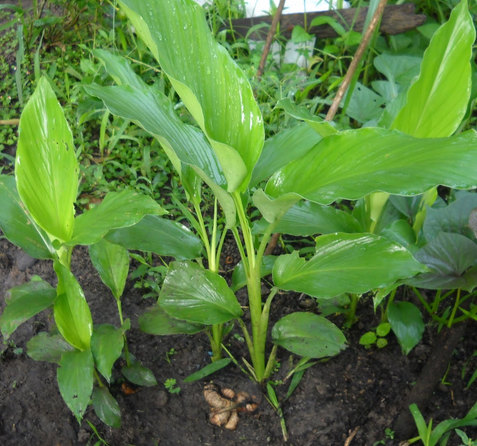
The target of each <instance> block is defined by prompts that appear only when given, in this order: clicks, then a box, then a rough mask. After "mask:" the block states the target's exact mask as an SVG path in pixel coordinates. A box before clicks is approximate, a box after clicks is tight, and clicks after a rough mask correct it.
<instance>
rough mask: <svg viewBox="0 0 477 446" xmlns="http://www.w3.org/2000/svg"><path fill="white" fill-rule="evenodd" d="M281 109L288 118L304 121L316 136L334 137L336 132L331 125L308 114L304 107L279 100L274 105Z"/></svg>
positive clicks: (285, 100)
mask: <svg viewBox="0 0 477 446" xmlns="http://www.w3.org/2000/svg"><path fill="white" fill-rule="evenodd" d="M276 107H277V108H282V109H283V110H285V111H286V112H287V113H288V114H289V115H290V116H293V117H294V118H296V119H300V120H302V121H305V122H306V123H307V124H308V125H309V126H310V127H311V128H312V129H313V130H314V131H315V132H316V133H318V135H320V136H321V137H322V138H324V137H326V136H329V135H334V134H335V133H337V132H338V130H336V129H335V128H334V127H333V126H332V124H331V123H329V122H328V121H324V120H323V119H322V118H320V117H318V116H315V115H312V114H310V112H309V110H308V109H306V108H304V107H299V106H297V105H296V104H295V103H294V102H293V101H292V100H291V99H290V98H285V99H280V100H279V101H278V102H277V105H276Z"/></svg>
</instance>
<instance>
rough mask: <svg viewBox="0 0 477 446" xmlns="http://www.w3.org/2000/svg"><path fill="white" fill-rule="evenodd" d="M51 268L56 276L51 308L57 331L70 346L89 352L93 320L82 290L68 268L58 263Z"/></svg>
mask: <svg viewBox="0 0 477 446" xmlns="http://www.w3.org/2000/svg"><path fill="white" fill-rule="evenodd" d="M53 266H54V268H55V272H56V275H57V276H58V287H57V293H58V297H57V298H56V301H55V305H54V307H53V309H54V314H55V322H56V325H57V326H58V330H59V331H60V333H61V334H62V335H63V337H64V338H65V339H66V340H67V341H68V342H69V343H70V344H71V345H72V346H74V347H76V348H78V349H79V350H86V349H88V350H89V345H90V340H91V333H92V332H93V320H92V318H91V312H90V310H89V307H88V304H87V302H86V299H85V298H84V294H83V290H82V289H81V286H80V284H79V283H78V281H77V280H76V278H75V276H73V274H72V273H71V271H69V270H68V268H66V267H65V266H63V265H62V264H61V263H60V262H58V261H55V262H54V264H53Z"/></svg>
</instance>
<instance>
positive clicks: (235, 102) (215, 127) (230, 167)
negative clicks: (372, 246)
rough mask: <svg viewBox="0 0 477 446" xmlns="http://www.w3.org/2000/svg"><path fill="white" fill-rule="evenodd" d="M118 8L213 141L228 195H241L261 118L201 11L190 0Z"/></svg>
mask: <svg viewBox="0 0 477 446" xmlns="http://www.w3.org/2000/svg"><path fill="white" fill-rule="evenodd" d="M120 4H121V5H122V7H123V9H124V11H125V12H126V14H127V15H128V17H129V19H130V20H131V22H132V23H133V25H134V27H135V28H136V32H137V33H138V34H139V35H140V36H141V38H142V39H143V40H144V42H145V43H146V45H148V47H149V49H150V50H151V51H152V53H153V55H154V56H155V57H156V59H157V60H158V61H159V62H160V64H161V67H162V69H163V70H164V72H165V73H166V74H167V76H168V77H169V79H170V80H171V83H172V85H173V86H174V88H175V90H176V91H177V93H178V94H179V96H180V97H181V99H182V101H183V102H184V104H185V105H186V106H187V108H188V109H189V111H190V112H191V114H192V116H194V118H195V120H196V121H197V123H198V124H199V126H200V127H201V129H202V130H203V132H204V133H205V134H206V135H207V137H208V138H209V141H210V143H211V145H212V148H213V149H214V151H215V153H216V155H217V158H218V159H219V161H220V164H221V166H222V171H223V172H224V175H225V177H226V179H227V183H228V191H229V192H233V191H235V190H236V189H237V188H240V190H241V191H242V192H243V191H244V190H245V189H246V187H247V185H248V183H249V181H250V177H251V174H252V170H253V167H254V165H255V163H256V162H257V160H258V157H259V156H260V151H261V150H262V146H263V140H264V129H263V122H262V116H261V114H260V110H259V108H258V105H257V103H256V102H255V99H254V96H253V92H252V88H251V87H250V84H249V82H248V79H247V78H246V76H245V74H244V73H243V72H242V70H241V69H240V68H239V67H238V66H237V65H236V64H235V62H233V61H232V59H231V57H230V55H229V53H228V51H227V50H226V49H225V48H223V47H222V46H221V45H220V44H219V43H218V42H217V41H216V40H215V38H214V36H213V35H212V33H211V32H210V29H209V26H208V23H207V21H206V18H205V13H204V10H203V8H201V7H200V6H199V5H197V4H196V3H195V2H193V1H192V0H141V1H139V0H122V1H120ZM171 17H174V20H171ZM193 55H196V57H194V56H193ZM198 55H200V57H198Z"/></svg>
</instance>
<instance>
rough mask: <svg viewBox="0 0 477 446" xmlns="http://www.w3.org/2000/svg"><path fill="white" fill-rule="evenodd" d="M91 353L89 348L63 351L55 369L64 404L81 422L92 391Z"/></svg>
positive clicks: (92, 364)
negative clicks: (80, 350) (58, 364)
mask: <svg viewBox="0 0 477 446" xmlns="http://www.w3.org/2000/svg"><path fill="white" fill-rule="evenodd" d="M93 371H94V362H93V355H92V354H91V351H90V350H89V349H87V350H84V351H82V352H79V351H73V352H66V353H63V355H62V357H61V362H60V367H59V368H58V370H57V378H58V386H59V388H60V393H61V396H62V397H63V399H64V400H65V403H66V405H67V406H68V407H69V408H70V410H71V411H72V412H73V414H74V415H75V417H76V419H77V420H78V422H81V419H82V418H83V415H84V413H85V411H86V408H87V407H88V404H89V400H90V397H91V392H92V391H93Z"/></svg>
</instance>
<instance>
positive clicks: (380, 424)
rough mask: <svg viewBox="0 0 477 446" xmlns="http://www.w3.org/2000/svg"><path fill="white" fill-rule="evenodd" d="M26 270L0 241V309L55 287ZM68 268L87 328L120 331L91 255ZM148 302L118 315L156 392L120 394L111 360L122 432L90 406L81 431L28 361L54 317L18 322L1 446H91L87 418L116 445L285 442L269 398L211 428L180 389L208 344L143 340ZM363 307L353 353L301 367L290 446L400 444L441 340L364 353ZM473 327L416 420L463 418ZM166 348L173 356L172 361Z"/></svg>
mask: <svg viewBox="0 0 477 446" xmlns="http://www.w3.org/2000/svg"><path fill="white" fill-rule="evenodd" d="M225 251H227V250H225ZM32 262H33V260H32V259H30V258H29V257H27V256H26V255H25V254H24V253H23V252H22V251H21V250H20V249H18V248H16V247H15V246H13V245H11V244H10V243H8V242H7V241H5V240H2V241H0V302H1V303H0V311H2V310H3V308H4V295H5V292H6V290H8V289H9V288H11V287H13V286H16V285H19V284H21V283H24V282H26V281H28V280H29V279H30V278H31V276H32V275H34V274H38V275H40V276H41V277H43V278H44V279H45V280H47V281H49V282H50V283H51V284H52V285H55V280H56V277H55V274H54V271H53V268H52V264H51V262H49V261H37V262H35V263H34V264H32V265H31V263H32ZM30 265H31V266H30ZM72 271H73V272H74V274H75V275H76V277H77V278H78V280H79V282H80V283H81V285H82V286H83V289H84V291H85V296H86V299H87V301H88V303H89V305H90V307H91V310H92V314H93V320H94V323H104V322H109V323H111V322H113V321H115V323H116V324H119V320H118V321H116V318H117V315H116V314H117V313H116V312H117V310H116V308H115V304H114V300H113V297H112V295H111V293H110V291H109V290H108V289H107V288H106V286H104V285H103V284H102V283H101V280H100V279H99V277H98V274H97V273H96V271H95V270H94V268H93V267H92V265H91V262H90V260H89V257H88V253H87V250H86V249H84V248H77V249H76V250H75V252H74V254H73V261H72ZM264 286H266V285H264ZM300 302H301V301H300V299H299V295H297V294H283V295H280V296H278V297H277V299H276V305H275V312H274V314H272V322H275V321H276V320H278V319H279V318H280V317H281V316H283V315H285V314H287V313H289V312H292V311H296V310H303V308H300ZM150 305H151V301H150V300H147V299H146V300H145V299H143V297H142V294H141V291H140V290H138V289H136V288H134V283H133V282H132V281H129V282H128V284H127V285H126V292H125V294H124V297H123V311H124V316H125V317H129V318H130V319H131V321H132V327H133V328H132V330H131V331H130V332H129V334H128V339H129V342H130V350H131V351H132V352H133V353H134V354H135V355H136V356H137V357H138V358H139V359H140V360H141V361H142V362H143V364H144V365H145V366H147V367H149V368H150V369H151V370H152V371H153V373H154V375H155V377H156V379H157V381H158V383H159V384H158V386H156V387H151V388H142V389H137V388H134V389H133V390H137V391H136V392H135V393H131V390H126V393H124V390H123V389H122V388H121V382H122V379H121V375H120V372H119V365H120V364H119V363H120V361H118V363H117V365H118V369H117V370H115V371H114V376H113V378H114V379H115V381H114V384H113V385H112V393H113V395H114V396H115V397H116V398H117V400H118V402H119V405H120V407H121V411H122V427H121V428H120V429H111V428H109V427H107V426H105V425H104V424H102V423H101V421H99V419H98V418H97V417H96V415H95V414H94V412H93V410H92V408H90V409H88V411H87V413H86V416H85V419H84V420H83V422H82V424H81V425H79V424H78V423H77V421H76V420H75V418H74V416H73V415H72V413H71V412H70V411H69V409H68V408H67V407H66V405H65V404H64V402H63V400H62V398H61V395H60V393H59V390H58V386H57V383H56V368H57V366H56V365H54V364H50V363H46V362H36V361H33V360H32V359H30V358H29V357H28V356H27V354H26V350H27V349H26V342H27V341H28V340H29V339H30V338H31V337H32V336H34V335H36V334H38V333H39V332H42V331H47V330H48V329H49V328H50V325H51V323H52V318H51V314H50V313H49V312H48V311H47V312H44V313H42V314H40V315H39V316H37V317H35V318H34V319H32V320H30V321H28V322H26V323H25V324H23V325H22V326H21V327H20V328H19V329H18V330H17V331H16V332H15V333H14V335H13V336H12V338H11V341H12V342H11V343H10V344H9V346H8V348H6V347H7V346H6V345H5V346H3V348H6V350H4V351H3V353H2V355H1V359H0V443H1V444H2V445H5V446H7V445H22V444H28V445H31V446H35V445H62V446H69V445H84V444H91V445H93V444H96V441H98V439H97V437H96V436H95V434H94V433H93V431H92V429H91V427H90V426H89V425H88V423H87V421H90V422H91V423H92V424H93V425H94V426H95V427H96V429H97V431H98V433H99V434H100V435H101V437H102V438H103V439H104V440H105V441H106V442H107V443H108V444H109V445H111V446H123V445H129V444H132V445H151V446H154V445H156V444H157V445H162V446H169V445H183V446H189V445H190V446H196V445H200V444H208V445H267V444H270V445H282V444H285V443H284V441H283V439H282V435H281V429H280V423H279V418H278V416H277V415H276V414H275V413H274V411H273V410H272V409H271V407H270V406H269V404H268V403H267V402H266V400H265V399H264V398H262V403H261V404H260V407H259V409H258V411H257V412H256V413H255V414H253V415H241V416H240V418H241V419H240V423H239V425H238V428H237V429H236V430H235V431H232V432H231V431H226V430H224V429H222V428H218V427H215V426H212V425H211V424H210V423H209V421H208V413H209V408H208V405H207V403H206V401H205V399H204V397H203V385H204V382H200V381H198V382H195V383H192V384H187V383H183V382H182V380H183V379H184V378H185V377H187V376H188V375H189V374H191V373H193V372H195V371H197V370H198V369H199V368H201V367H203V366H205V365H206V364H207V363H208V362H209V361H210V359H209V352H208V350H209V346H208V340H207V338H206V337H205V335H202V334H200V335H196V336H193V337H188V336H169V337H158V336H152V335H147V334H144V333H142V332H140V331H139V329H138V326H137V317H138V315H139V314H141V313H142V312H143V311H144V310H145V308H147V307H148V306H150ZM302 306H303V304H302ZM359 308H360V310H359V311H358V314H359V317H360V320H359V322H358V323H356V324H355V325H354V326H353V328H352V329H351V330H349V331H348V332H346V336H347V339H348V343H349V347H348V348H347V349H346V350H345V351H344V352H343V353H341V354H340V355H338V356H336V357H334V358H332V359H330V360H329V361H327V362H323V363H319V364H317V365H315V366H313V367H311V368H310V369H309V370H307V372H306V373H305V376H304V379H303V381H302V382H301V384H300V386H299V387H298V389H297V390H296V391H295V393H294V394H293V395H292V396H291V398H290V399H289V400H288V401H287V402H286V403H285V404H284V406H283V411H284V415H285V419H286V422H287V426H288V430H289V434H290V439H289V442H288V443H287V444H289V445H295V446H308V445H309V446H329V445H345V444H346V445H353V446H368V445H369V446H372V445H373V444H374V443H375V442H377V441H381V440H383V441H384V440H386V443H380V444H387V445H392V444H398V443H397V441H396V442H394V441H393V440H391V439H386V434H385V429H386V428H392V425H393V421H394V419H395V417H396V416H397V414H398V412H399V411H400V409H401V405H402V403H403V401H404V399H405V397H406V395H407V394H408V392H409V391H410V389H411V388H412V385H413V383H414V382H415V381H416V379H417V377H418V375H419V372H420V370H421V369H422V367H423V365H424V364H425V362H426V359H427V357H428V355H429V353H430V351H431V347H432V346H433V344H434V340H435V338H436V337H437V331H436V328H435V327H428V328H427V329H426V332H425V335H424V339H423V342H422V343H421V344H419V345H418V346H417V347H416V348H415V349H414V350H413V351H412V352H411V353H410V354H409V355H408V356H407V357H406V356H404V355H403V354H402V353H401V352H400V347H399V345H398V343H397V341H396V340H395V339H394V338H393V337H391V336H389V344H388V345H387V346H386V347H385V348H383V349H381V350H378V349H375V348H372V349H369V350H366V349H365V348H364V347H363V346H361V345H359V338H360V336H361V335H362V334H363V333H364V332H365V331H367V330H368V329H370V328H372V327H375V326H376V325H378V323H379V318H378V317H377V316H375V315H374V314H373V313H372V310H371V308H372V306H371V305H362V306H360V307H359ZM361 311H364V313H361ZM332 320H333V321H334V322H335V323H338V324H340V323H342V322H343V321H342V320H341V318H340V317H334V318H333V317H332ZM271 325H273V324H271ZM474 329H475V326H474V325H471V326H469V329H468V335H467V337H466V338H465V339H464V340H462V342H461V344H460V345H459V347H458V349H457V350H456V351H455V352H454V356H453V360H452V362H451V364H450V365H449V370H448V373H447V375H446V376H445V380H443V381H445V382H443V383H442V384H440V385H439V386H438V388H437V389H436V391H435V393H434V395H433V397H432V400H431V401H430V404H429V408H428V410H426V411H424V412H423V413H424V416H425V418H426V420H428V419H429V418H431V417H432V418H433V419H434V420H435V424H436V423H437V422H438V421H442V420H444V419H448V418H451V417H463V416H464V415H465V413H466V412H467V411H468V410H469V408H470V407H471V406H472V405H473V404H474V403H475V401H476V400H477V392H476V390H475V384H474V386H472V387H471V388H470V389H469V390H465V388H464V386H465V383H466V380H463V379H462V378H461V372H462V369H463V367H464V363H465V361H466V360H467V359H468V358H469V357H470V356H471V354H472V353H473V351H474V350H475V349H476V348H477V342H476V340H475V337H472V336H470V334H471V333H472V331H473V330H474ZM233 333H234V332H232V334H233ZM227 344H229V345H230V350H231V352H232V353H233V354H234V355H235V356H236V357H237V358H240V357H242V356H243V355H246V348H245V345H244V344H242V343H241V342H240V341H239V340H237V339H236V338H235V337H234V336H233V335H232V336H231V337H229V338H228V340H227ZM171 349H174V353H173V354H172V355H169V356H168V352H171ZM279 354H280V355H281V356H280V357H279V359H280V362H281V367H280V371H279V372H278V373H277V374H275V375H274V376H273V379H274V380H279V379H283V377H284V376H285V375H286V372H287V370H288V359H289V356H290V354H289V353H287V352H286V351H285V350H281V351H280V353H279ZM167 358H168V359H169V360H170V363H169V362H168V361H167V360H166V359H167ZM472 367H475V364H474V363H472V362H471V363H470V372H468V374H467V378H468V377H470V374H471V372H472V371H473V369H472ZM169 378H174V379H176V380H177V384H178V385H179V386H180V387H181V391H180V393H178V394H170V393H169V392H168V391H167V390H166V389H165V388H164V386H163V384H164V381H165V380H166V379H169ZM211 379H213V380H214V382H217V383H219V384H222V385H226V386H227V387H230V388H233V389H235V390H236V391H240V390H245V391H248V392H249V393H252V394H255V395H257V396H259V395H260V392H261V391H260V388H258V387H256V386H255V385H254V384H253V383H252V382H251V381H249V380H248V379H247V378H246V377H245V376H244V375H243V374H242V372H241V371H240V370H238V369H237V368H235V367H233V366H229V367H228V368H226V369H224V370H222V371H220V372H218V373H216V374H215V375H213V376H212V377H211ZM278 389H279V390H278V392H279V396H281V397H283V396H284V393H285V392H286V386H281V387H279V388H278ZM127 393H131V394H127ZM421 409H423V408H421ZM356 428H358V431H357V433H356V436H355V437H354V438H353V439H352V440H351V442H348V443H346V441H347V439H348V438H349V436H350V432H352V431H353V430H355V429H356ZM468 432H469V431H468ZM470 432H471V431H470ZM470 432H469V436H470V435H471V434H470ZM453 438H454V440H453V441H454V442H452V440H451V442H450V443H449V444H450V445H458V444H460V443H459V442H457V441H458V440H457V436H456V435H454V437H453Z"/></svg>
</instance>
